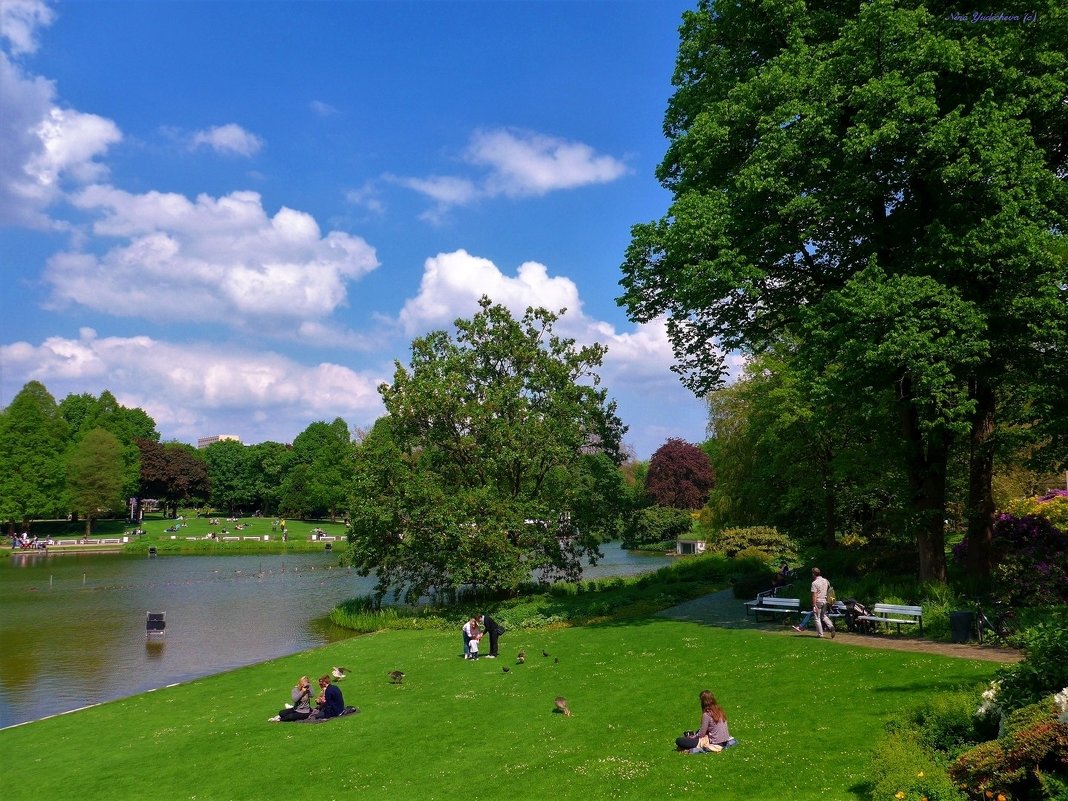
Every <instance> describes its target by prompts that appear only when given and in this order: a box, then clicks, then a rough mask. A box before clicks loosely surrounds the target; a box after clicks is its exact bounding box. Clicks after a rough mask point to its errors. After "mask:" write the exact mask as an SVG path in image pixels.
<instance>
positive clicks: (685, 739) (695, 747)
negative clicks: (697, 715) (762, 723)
mask: <svg viewBox="0 0 1068 801" xmlns="http://www.w3.org/2000/svg"><path fill="white" fill-rule="evenodd" d="M700 699H701V728H699V729H698V730H697V731H688V732H685V733H684V734H683V735H682V737H678V738H676V739H675V747H676V748H678V750H679V751H681V752H683V753H689V754H697V753H701V752H702V751H706V750H707V751H719V750H721V749H723V748H726V747H728V746H729V745H733V738H732V737H731V735H730V732H728V731H727V715H726V713H725V712H724V711H723V708H722V707H721V706H720V705H719V702H718V701H717V700H716V696H714V695H713V694H712V691H711V690H703V691H702V692H701V695H700ZM712 746H718V747H716V748H712Z"/></svg>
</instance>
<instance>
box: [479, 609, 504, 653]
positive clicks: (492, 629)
mask: <svg viewBox="0 0 1068 801" xmlns="http://www.w3.org/2000/svg"><path fill="white" fill-rule="evenodd" d="M479 617H480V618H481V619H480V620H479V625H481V626H482V630H483V631H484V632H486V633H487V634H489V638H490V650H489V654H488V656H487V657H486V658H487V659H496V658H497V639H498V638H499V637H500V636H501V635H502V634H504V626H502V625H501V624H500V623H498V622H497V621H496V620H494V619H493V618H492V617H490V616H489V615H480V616H479Z"/></svg>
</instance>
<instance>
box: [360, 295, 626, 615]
mask: <svg viewBox="0 0 1068 801" xmlns="http://www.w3.org/2000/svg"><path fill="white" fill-rule="evenodd" d="M556 320H557V315H555V314H552V313H551V312H549V311H546V310H545V309H528V310H527V312H526V313H525V314H524V315H523V317H522V318H521V319H515V318H514V317H513V316H512V315H511V314H510V313H509V312H508V310H507V309H506V308H504V307H503V306H500V305H495V304H493V303H492V302H491V301H490V300H489V299H488V298H482V300H481V301H480V311H479V312H478V313H477V314H476V315H475V316H474V317H473V318H471V319H461V320H457V321H456V323H455V326H456V334H455V337H454V336H453V335H451V334H450V333H449V332H446V331H435V332H432V333H430V334H428V335H427V336H425V337H421V338H419V339H417V340H415V341H414V342H413V343H412V357H411V363H410V365H409V366H408V367H404V366H402V365H401V364H399V363H398V364H397V368H396V372H395V374H394V379H393V383H392V384H389V385H384V386H382V387H381V389H380V391H381V394H382V398H383V400H384V402H385V406H386V409H387V411H388V412H389V416H388V417H387V418H383V419H382V420H380V421H378V423H376V425H375V427H374V428H373V429H372V431H371V433H370V434H369V435H368V436H367V437H366V438H365V439H364V441H363V442H362V443H361V444H360V446H359V448H358V452H357V471H356V482H355V490H356V491H355V492H354V494H353V505H352V509H351V519H352V522H351V529H350V542H351V548H352V550H351V553H352V559H353V563H354V564H355V565H356V566H357V567H358V568H359V569H360V570H361V572H363V573H367V572H369V571H372V570H374V571H375V572H376V575H377V576H378V580H379V584H378V592H379V593H380V594H382V593H385V592H386V591H388V590H389V589H400V590H403V591H404V593H405V594H406V595H407V596H408V597H409V598H414V597H418V596H420V595H422V594H424V593H427V592H437V591H449V590H452V589H455V588H456V587H459V586H461V585H474V586H478V587H483V588H489V589H493V590H509V589H514V588H515V587H517V586H518V584H519V583H520V582H522V581H525V580H527V579H528V578H529V576H530V574H531V572H532V571H534V572H536V573H537V574H538V575H540V576H544V577H551V576H559V575H564V576H571V577H575V576H577V575H578V574H579V572H580V570H581V558H582V557H583V556H589V555H595V554H596V544H597V542H598V540H599V539H601V538H602V537H603V536H604V535H605V534H606V532H610V531H611V529H612V528H613V527H614V526H615V525H616V518H615V516H614V515H613V514H611V513H608V514H604V515H597V514H595V513H594V512H593V510H592V508H591V506H590V505H589V504H584V503H583V502H582V501H583V500H588V499H589V498H590V497H592V496H593V495H594V494H598V493H601V494H611V493H612V490H606V489H605V487H606V481H605V480H604V476H603V469H602V467H603V464H602V463H600V462H599V461H597V460H596V459H594V460H593V461H590V460H589V458H588V457H595V456H597V455H603V456H605V457H607V458H608V460H609V462H610V463H611V464H612V465H617V464H618V463H619V461H620V453H619V448H620V440H621V437H622V435H623V432H624V431H625V427H624V426H623V425H622V424H621V423H620V421H619V419H618V418H617V417H616V414H615V404H614V403H613V402H609V401H608V400H607V393H606V392H605V390H603V389H600V388H599V387H598V385H599V377H598V376H597V373H596V369H597V368H598V367H599V366H600V364H601V360H602V358H603V356H604V352H605V349H604V347H602V346H600V345H592V346H588V347H577V346H576V345H575V343H574V341H573V340H570V339H565V338H561V337H559V336H557V335H556V334H554V333H553V326H554V324H555V322H556ZM609 511H610V510H609Z"/></svg>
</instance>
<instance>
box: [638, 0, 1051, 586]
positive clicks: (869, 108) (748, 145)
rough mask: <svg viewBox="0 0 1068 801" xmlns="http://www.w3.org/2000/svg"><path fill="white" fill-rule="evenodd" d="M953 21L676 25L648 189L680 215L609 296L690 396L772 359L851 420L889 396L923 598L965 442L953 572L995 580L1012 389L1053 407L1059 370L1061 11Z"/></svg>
mask: <svg viewBox="0 0 1068 801" xmlns="http://www.w3.org/2000/svg"><path fill="white" fill-rule="evenodd" d="M952 10H953V8H952V6H951V5H950V4H946V3H941V2H924V1H923V0H911V1H906V2H902V0H872V2H866V3H860V4H858V3H845V2H825V3H809V4H803V3H798V2H795V0H764V1H763V2H760V3H758V4H749V3H729V2H714V1H713V0H702V2H700V3H699V5H698V8H697V9H696V10H695V11H693V12H689V13H687V14H686V15H685V19H684V24H683V27H682V29H681V44H680V48H679V58H678V64H677V68H676V72H675V77H674V83H675V86H676V92H675V95H674V96H673V97H672V99H671V101H670V104H669V107H668V111H667V116H666V121H665V131H666V133H667V135H668V137H669V139H670V145H669V148H668V151H667V154H666V156H665V158H664V161H663V163H662V164H661V165H660V168H659V172H658V175H659V177H660V179H661V181H662V182H663V184H664V185H665V186H666V187H667V188H668V189H669V190H670V191H671V192H672V193H673V195H674V200H673V202H672V204H671V207H670V209H669V211H668V213H667V214H666V215H665V216H664V217H663V218H662V219H661V220H659V221H656V222H652V223H648V224H644V225H638V226H635V228H634V229H633V238H632V243H631V245H630V248H629V249H628V252H627V257H626V261H625V264H624V268H623V269H624V279H623V285H624V289H625V294H624V295H623V297H622V298H621V301H622V302H623V303H625V304H626V306H627V307H628V309H629V311H630V314H631V316H632V317H633V318H634V319H636V320H650V319H653V318H655V317H657V316H659V315H667V317H668V329H669V335H670V337H671V340H672V343H673V346H674V348H675V352H676V356H677V357H678V360H679V370H680V372H682V373H683V375H684V377H685V379H686V380H687V381H688V383H689V384H690V386H692V387H693V388H694V389H696V390H697V391H699V392H702V391H707V390H708V389H710V388H712V387H714V386H716V385H717V384H718V383H719V382H720V381H721V380H722V378H723V377H724V374H725V365H724V360H723V353H724V351H729V350H732V349H741V350H743V351H748V352H762V351H765V350H767V349H769V348H770V347H771V346H772V345H774V344H775V343H777V342H780V341H782V340H783V339H784V338H785V339H790V340H791V341H798V342H800V343H801V344H800V351H799V353H798V358H799V359H802V360H804V361H806V363H807V364H809V365H810V367H811V369H819V370H820V371H821V372H822V373H823V374H824V375H826V376H827V377H828V381H829V385H830V383H831V379H833V381H834V382H836V383H837V388H838V389H837V391H839V392H840V393H843V394H849V395H851V396H852V397H853V398H855V399H856V402H857V403H864V402H866V400H867V397H868V396H871V397H875V396H876V395H879V394H881V393H882V392H884V391H890V392H893V393H894V397H895V399H896V407H897V416H898V428H899V432H900V436H901V439H902V442H903V443H904V447H903V449H902V450H903V453H904V454H905V456H904V459H905V467H906V469H907V474H908V479H909V486H910V491H911V499H910V500H911V503H910V507H911V510H912V514H911V519H910V524H909V525H910V530H911V531H912V533H913V534H914V536H915V538H916V542H917V546H918V552H919V558H920V574H921V577H922V578H925V579H941V578H943V577H944V572H945V558H944V531H943V520H944V518H945V493H946V473H947V465H948V463H949V461H950V458H951V455H950V454H951V449H952V448H953V447H954V445H955V444H958V443H960V444H961V445H962V446H964V447H966V448H967V450H968V455H969V474H970V498H969V504H968V506H969V519H970V524H969V539H970V540H971V542H972V548H971V549H970V550H969V553H970V554H971V555H972V556H973V558H974V559H975V563H974V564H973V568H974V569H975V570H976V571H977V572H983V571H984V570H986V569H988V568H989V564H990V553H989V547H988V546H989V540H990V531H991V528H990V526H991V522H992V515H993V504H992V496H991V491H990V481H991V476H992V465H993V458H994V451H995V448H994V446H995V434H996V431H997V427H996V420H997V415H998V413H999V411H1003V410H1004V406H1003V403H1004V401H1003V399H1004V398H1005V397H1006V394H1007V387H1008V386H1010V385H1012V384H1015V383H1019V382H1025V383H1029V384H1044V385H1045V388H1044V389H1043V390H1040V391H1038V392H1037V393H1035V394H1036V395H1038V396H1041V395H1046V394H1050V393H1052V394H1054V395H1056V396H1060V397H1063V395H1064V390H1063V387H1064V382H1065V376H1064V374H1065V371H1064V370H1063V369H1061V370H1059V371H1058V370H1057V369H1056V368H1055V367H1053V365H1056V364H1062V365H1063V363H1064V361H1065V358H1066V350H1068V348H1066V342H1068V300H1066V287H1068V274H1066V270H1065V265H1064V260H1063V259H1060V258H1059V257H1058V255H1057V251H1058V247H1059V245H1058V236H1059V233H1060V232H1063V231H1064V229H1065V223H1066V213H1068V188H1066V186H1065V182H1064V180H1063V178H1064V176H1065V174H1066V169H1068V105H1066V104H1065V103H1064V102H1063V99H1064V97H1065V95H1066V88H1068V58H1066V55H1065V50H1064V44H1063V43H1064V41H1065V36H1066V34H1068V29H1066V20H1068V11H1066V9H1065V7H1064V5H1063V4H1062V3H1059V2H1053V0H1044V2H1038V3H1037V4H1034V5H1033V7H1032V9H1031V10H1033V11H1036V12H1037V19H1038V20H1039V22H1037V23H1035V24H1029V23H1026V22H1025V21H1024V20H1023V19H1018V20H1015V21H1010V22H1000V23H983V24H978V23H977V24H970V23H969V22H967V21H959V20H956V19H954V18H953V15H952V14H951V13H950V12H951V11H952ZM1045 411H1047V412H1048V413H1052V414H1060V415H1064V414H1065V411H1064V409H1060V410H1059V411H1058V410H1049V409H1046V410H1045ZM1032 422H1040V421H1032Z"/></svg>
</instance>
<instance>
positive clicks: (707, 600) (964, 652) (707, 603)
mask: <svg viewBox="0 0 1068 801" xmlns="http://www.w3.org/2000/svg"><path fill="white" fill-rule="evenodd" d="M657 615H658V616H659V617H668V618H672V619H673V620H688V621H690V622H693V623H702V624H704V625H706V626H716V627H718V628H725V629H755V630H758V631H766V632H768V633H769V634H789V635H791V636H793V637H815V636H816V635H815V633H812V632H811V631H810V632H807V633H805V634H798V633H797V632H796V631H794V630H793V629H791V628H790V627H789V626H787V625H785V624H784V623H783V622H782V621H771V622H763V621H762V622H760V623H757V622H756V621H755V620H754V618H753V616H752V615H746V614H745V606H743V604H742V602H741V601H739V600H738V599H737V598H735V597H734V591H733V590H722V591H721V592H714V593H712V594H711V595H705V596H702V597H700V598H695V599H694V600H692V601H687V602H686V603H682V604H679V605H678V606H673V607H672V608H671V609H664V610H663V611H661V612H658V613H657ZM834 642H844V643H847V644H849V645H856V646H860V647H862V648H888V649H890V650H894V651H914V652H917V653H930V654H940V655H942V656H955V657H960V658H962V659H984V660H987V661H989V662H1003V663H1006V664H1007V663H1012V662H1019V661H1020V660H1021V659H1023V655H1022V654H1021V653H1020V652H1019V651H1017V650H1015V649H1012V648H994V647H991V646H986V645H983V646H979V645H969V644H963V643H948V642H934V641H932V640H921V639H915V638H912V637H907V636H897V635H890V634H886V635H869V634H851V633H849V632H848V631H842V632H840V633H839V634H838V636H837V637H835V639H834Z"/></svg>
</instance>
